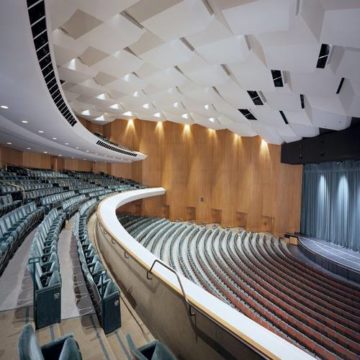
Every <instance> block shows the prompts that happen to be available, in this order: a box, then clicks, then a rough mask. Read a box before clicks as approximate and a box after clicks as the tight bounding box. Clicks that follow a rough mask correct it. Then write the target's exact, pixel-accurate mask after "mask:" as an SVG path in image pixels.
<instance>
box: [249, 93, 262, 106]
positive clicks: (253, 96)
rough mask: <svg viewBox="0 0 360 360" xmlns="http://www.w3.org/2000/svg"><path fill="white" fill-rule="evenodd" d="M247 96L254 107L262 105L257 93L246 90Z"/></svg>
mask: <svg viewBox="0 0 360 360" xmlns="http://www.w3.org/2000/svg"><path fill="white" fill-rule="evenodd" d="M248 94H249V96H250V97H251V100H252V101H253V103H254V104H255V105H264V103H263V102H262V100H261V97H260V95H259V93H258V92H257V91H253V90H248Z"/></svg>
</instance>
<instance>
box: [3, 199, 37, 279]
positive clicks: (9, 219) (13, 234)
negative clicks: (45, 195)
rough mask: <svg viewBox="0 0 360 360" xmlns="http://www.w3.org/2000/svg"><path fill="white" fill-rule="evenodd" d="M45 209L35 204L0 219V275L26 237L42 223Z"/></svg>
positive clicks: (13, 211) (11, 212) (19, 208)
mask: <svg viewBox="0 0 360 360" xmlns="http://www.w3.org/2000/svg"><path fill="white" fill-rule="evenodd" d="M43 216H44V209H43V208H42V207H41V208H37V206H36V205H35V203H34V202H32V203H29V204H27V205H24V206H21V207H18V208H16V209H14V210H12V211H10V212H8V213H7V214H5V215H4V216H2V217H1V218H0V274H2V272H3V271H4V269H5V267H6V265H7V264H8V262H9V260H10V259H11V257H12V256H13V255H14V253H15V251H16V249H17V248H18V247H19V245H20V244H21V243H22V242H23V240H24V239H25V237H26V235H27V234H28V233H29V232H30V231H31V230H32V229H33V228H34V227H35V226H36V225H37V224H38V223H39V221H41V219H42V218H43Z"/></svg>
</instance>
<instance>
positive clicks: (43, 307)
mask: <svg viewBox="0 0 360 360" xmlns="http://www.w3.org/2000/svg"><path fill="white" fill-rule="evenodd" d="M64 221H65V213H63V212H59V211H58V210H57V209H53V210H51V211H50V212H49V213H48V214H47V215H46V217H45V218H44V220H43V221H42V222H41V224H40V225H39V227H38V228H37V231H36V233H35V235H34V238H33V242H32V245H31V250H30V256H29V264H28V268H29V271H30V272H31V274H32V279H33V287H34V298H33V304H34V320H35V326H36V328H37V329H40V328H42V327H45V326H48V325H51V324H54V323H57V322H60V321H61V275H60V264H59V259H58V254H57V243H58V240H59V234H60V231H61V229H62V227H63V225H64Z"/></svg>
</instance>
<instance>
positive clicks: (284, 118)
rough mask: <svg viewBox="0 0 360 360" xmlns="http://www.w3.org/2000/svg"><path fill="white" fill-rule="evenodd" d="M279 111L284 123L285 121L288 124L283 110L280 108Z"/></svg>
mask: <svg viewBox="0 0 360 360" xmlns="http://www.w3.org/2000/svg"><path fill="white" fill-rule="evenodd" d="M279 113H280V115H281V117H282V118H283V120H284V123H285V124H286V125H288V124H289V122H288V119H287V118H286V116H285V114H284V112H283V111H282V110H280V111H279Z"/></svg>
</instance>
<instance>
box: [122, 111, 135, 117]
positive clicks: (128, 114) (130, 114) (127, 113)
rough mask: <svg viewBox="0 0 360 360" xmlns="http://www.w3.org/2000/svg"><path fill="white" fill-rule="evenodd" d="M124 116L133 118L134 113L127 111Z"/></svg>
mask: <svg viewBox="0 0 360 360" xmlns="http://www.w3.org/2000/svg"><path fill="white" fill-rule="evenodd" d="M123 115H125V116H132V115H133V113H132V112H131V111H125V112H124V113H123Z"/></svg>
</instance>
